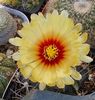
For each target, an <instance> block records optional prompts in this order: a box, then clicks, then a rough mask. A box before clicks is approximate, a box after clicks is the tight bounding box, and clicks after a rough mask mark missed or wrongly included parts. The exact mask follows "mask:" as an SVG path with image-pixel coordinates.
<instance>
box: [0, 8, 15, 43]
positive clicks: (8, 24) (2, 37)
mask: <svg viewBox="0 0 95 100" xmlns="http://www.w3.org/2000/svg"><path fill="white" fill-rule="evenodd" d="M16 32H17V23H16V22H15V20H14V19H13V17H12V16H11V15H10V14H9V13H8V12H7V11H5V10H4V9H0V45H2V44H5V43H6V42H7V41H8V39H9V38H10V37H13V36H14V34H16Z"/></svg>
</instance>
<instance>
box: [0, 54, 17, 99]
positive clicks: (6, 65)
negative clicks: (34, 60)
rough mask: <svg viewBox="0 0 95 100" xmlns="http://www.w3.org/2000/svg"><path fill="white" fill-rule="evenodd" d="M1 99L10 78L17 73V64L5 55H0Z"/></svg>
mask: <svg viewBox="0 0 95 100" xmlns="http://www.w3.org/2000/svg"><path fill="white" fill-rule="evenodd" d="M0 58H2V59H0V97H1V96H2V94H3V92H4V90H5V88H6V86H7V84H8V82H9V80H10V78H11V77H12V75H13V73H14V71H15V68H16V67H15V66H16V64H15V62H14V61H13V60H12V59H9V58H7V57H6V55H5V54H3V53H0Z"/></svg>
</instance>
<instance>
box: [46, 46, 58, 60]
mask: <svg viewBox="0 0 95 100" xmlns="http://www.w3.org/2000/svg"><path fill="white" fill-rule="evenodd" d="M57 56H58V48H57V47H56V46H55V45H49V46H46V47H45V48H44V57H45V59H48V60H49V61H51V60H54V59H55V58H56V57H57Z"/></svg>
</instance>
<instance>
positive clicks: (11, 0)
mask: <svg viewBox="0 0 95 100" xmlns="http://www.w3.org/2000/svg"><path fill="white" fill-rule="evenodd" d="M0 3H1V4H5V5H12V6H16V5H20V3H21V2H20V0H0Z"/></svg>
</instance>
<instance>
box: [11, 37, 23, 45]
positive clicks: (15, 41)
mask: <svg viewBox="0 0 95 100" xmlns="http://www.w3.org/2000/svg"><path fill="white" fill-rule="evenodd" d="M9 42H10V43H11V44H13V45H15V46H21V44H22V39H21V38H19V37H15V38H11V39H9Z"/></svg>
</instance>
